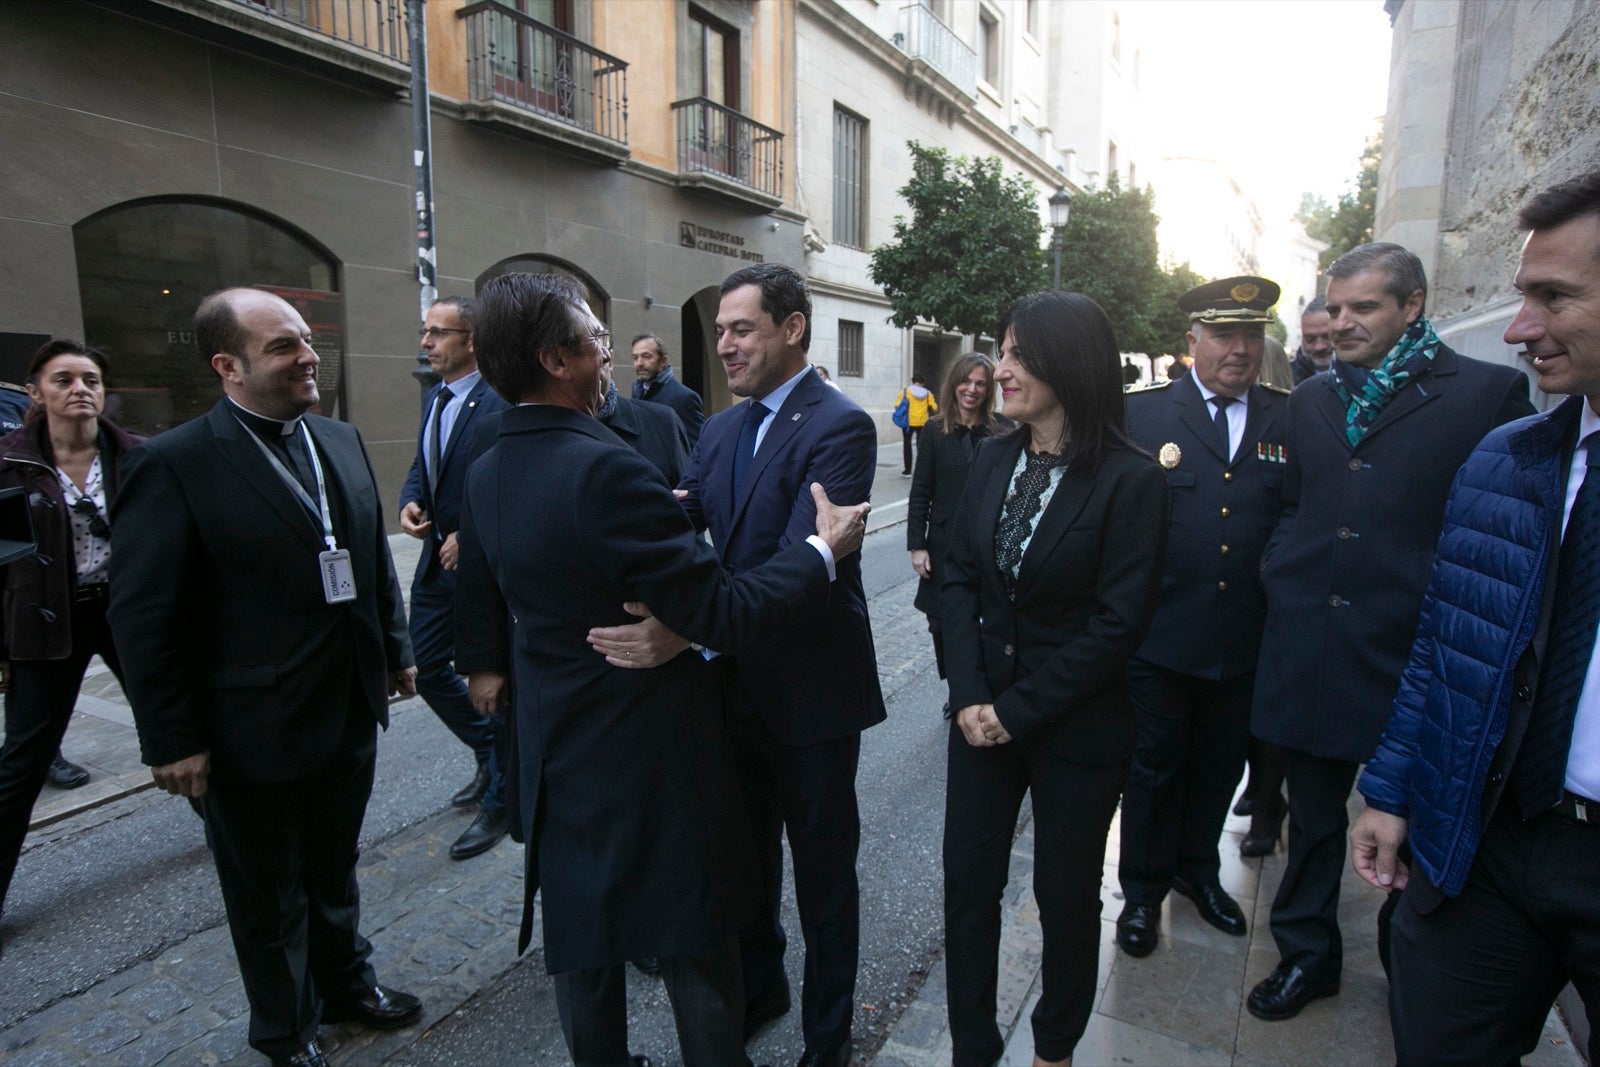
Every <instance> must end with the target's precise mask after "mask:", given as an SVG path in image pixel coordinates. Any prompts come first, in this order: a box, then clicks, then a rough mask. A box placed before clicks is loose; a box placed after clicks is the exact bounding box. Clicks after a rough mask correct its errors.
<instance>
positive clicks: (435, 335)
mask: <svg viewBox="0 0 1600 1067" xmlns="http://www.w3.org/2000/svg"><path fill="white" fill-rule="evenodd" d="M471 332H472V331H471V330H458V329H454V328H452V327H445V326H429V327H427V328H426V329H422V330H418V331H417V337H418V339H419V340H423V341H429V340H433V341H437V340H440V339H441V338H443V337H444V335H445V334H447V333H471Z"/></svg>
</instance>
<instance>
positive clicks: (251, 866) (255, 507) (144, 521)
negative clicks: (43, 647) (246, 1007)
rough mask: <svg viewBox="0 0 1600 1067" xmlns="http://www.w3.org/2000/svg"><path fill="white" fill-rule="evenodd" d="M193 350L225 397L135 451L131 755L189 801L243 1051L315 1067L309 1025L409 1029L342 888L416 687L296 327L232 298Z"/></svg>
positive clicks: (370, 488)
mask: <svg viewBox="0 0 1600 1067" xmlns="http://www.w3.org/2000/svg"><path fill="white" fill-rule="evenodd" d="M195 339H196V342H197V344H198V346H199V348H200V351H201V354H202V355H203V356H204V357H205V358H206V359H207V360H208V361H209V363H210V365H211V367H212V369H213V370H215V371H216V373H217V375H218V377H220V378H221V380H222V390H223V393H224V394H225V395H224V398H223V399H222V400H220V401H218V402H217V404H216V406H215V407H213V408H212V409H211V411H210V412H209V413H208V414H206V415H204V416H202V417H200V418H197V419H194V420H193V421H191V422H188V423H185V424H184V425H183V426H180V427H178V428H177V429H174V430H171V431H169V432H167V433H164V434H162V435H160V436H159V437H156V438H153V439H151V440H150V441H148V442H146V443H145V444H143V445H141V446H139V447H138V448H136V449H134V450H133V451H132V452H130V453H129V455H128V458H127V461H126V467H125V470H124V473H123V482H122V491H121V493H120V494H119V495H118V497H117V506H116V513H115V515H114V516H113V522H112V529H113V531H114V532H113V534H112V546H113V551H112V564H111V571H112V573H111V580H112V588H113V590H114V592H113V593H112V597H111V606H110V612H109V616H110V621H111V627H112V633H113V635H114V636H115V639H116V642H117V647H118V648H119V649H126V650H127V655H128V669H127V671H126V679H127V680H126V684H127V690H128V697H129V702H130V703H131V704H132V706H133V714H134V721H135V723H136V724H137V726H138V730H139V743H140V749H141V755H142V756H143V758H144V761H145V763H147V764H149V765H150V767H151V774H152V776H153V777H154V778H155V780H156V784H157V785H159V786H161V788H163V789H165V790H166V791H167V792H169V793H173V794H176V795H180V796H186V797H198V798H199V799H200V807H201V814H202V815H203V817H204V819H205V825H206V840H207V842H208V844H209V845H210V846H211V852H212V855H213V857H214V859H215V861H216V864H217V878H218V881H219V882H220V883H221V885H222V898H223V903H224V904H225V905H226V907H227V912H228V927H229V930H230V932H231V933H232V935H233V945H234V950H235V952H236V953H237V954H238V958H239V969H240V972H241V974H242V975H243V978H244V986H245V995H246V996H247V997H248V998H249V1001H250V1044H251V1045H252V1046H253V1047H254V1048H256V1049H258V1050H259V1051H261V1052H262V1053H264V1054H266V1055H267V1056H269V1057H271V1058H272V1060H273V1062H274V1063H280V1064H292V1065H295V1067H316V1065H321V1064H325V1063H326V1062H327V1060H326V1058H325V1057H324V1056H323V1053H322V1051H321V1049H320V1048H319V1047H318V1045H317V1041H316V1036H317V1025H318V1022H319V1020H320V1021H322V1022H335V1021H341V1020H355V1021H361V1022H365V1023H367V1024H368V1025H371V1026H376V1027H380V1028H385V1029H387V1028H394V1027H400V1026H406V1025H409V1024H410V1023H412V1022H414V1021H416V1020H417V1019H418V1018H419V1017H420V1016H421V1014H422V1004H421V1002H420V1001H419V1000H418V999H417V998H416V997H414V996H412V995H411V994H409V993H400V992H396V991H395V990H392V989H386V988H384V987H383V986H380V985H379V984H378V982H377V977H376V975H375V973H374V971H373V969H372V966H371V964H370V963H368V957H369V956H370V955H371V953H372V945H371V944H370V943H369V942H368V941H367V939H366V938H364V937H362V936H361V932H360V929H359V918H360V894H359V890H358V888H357V886H356V875H355V866H356V856H357V843H358V838H359V835H360V832H361V822H362V819H363V818H364V816H365V814H366V808H367V799H368V797H369V796H370V794H371V792H372V778H373V767H374V762H375V757H376V753H377V731H376V729H375V727H376V726H378V725H383V726H385V727H387V726H388V721H389V719H388V697H389V695H390V694H392V693H395V692H399V693H401V694H403V695H406V696H410V695H412V694H413V693H415V692H416V669H415V668H414V667H413V666H412V657H411V642H410V640H409V638H408V636H407V633H406V621H405V613H404V610H403V608H402V605H401V598H400V584H399V582H398V581H397V580H396V578H395V571H394V561H393V560H392V559H391V558H390V555H389V542H388V540H387V538H386V537H385V536H384V529H383V520H382V517H381V516H382V512H381V511H380V509H379V504H378V490H377V485H376V484H375V482H374V479H373V475H372V467H371V464H370V463H369V462H368V459H367V455H366V451H365V449H364V448H363V446H362V444H361V438H360V435H359V434H357V432H356V431H355V429H354V428H353V427H351V426H348V425H346V424H344V423H341V422H335V421H333V420H331V419H325V418H321V417H320V416H316V415H308V414H307V412H308V411H309V410H310V409H311V408H312V407H314V406H315V405H316V404H317V400H318V396H317V380H316V371H317V355H316V353H315V352H314V351H312V349H311V344H310V341H311V330H310V328H309V327H307V326H306V324H305V320H304V319H303V318H301V316H300V314H299V313H298V312H297V311H295V309H294V308H293V307H291V306H290V305H289V304H288V303H286V302H285V301H283V300H281V299H279V298H278V297H276V296H274V295H272V294H270V293H266V292H262V291H259V290H255V289H225V290H222V291H220V292H217V293H213V294H212V295H210V296H208V297H207V298H206V299H205V300H204V301H203V302H202V303H201V305H200V308H199V310H198V311H196V313H195Z"/></svg>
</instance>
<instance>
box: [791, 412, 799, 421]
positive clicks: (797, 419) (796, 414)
mask: <svg viewBox="0 0 1600 1067" xmlns="http://www.w3.org/2000/svg"><path fill="white" fill-rule="evenodd" d="M789 421H790V422H799V421H800V413H799V412H798V411H797V412H795V413H794V414H793V415H790V416H789Z"/></svg>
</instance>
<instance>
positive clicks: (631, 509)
mask: <svg viewBox="0 0 1600 1067" xmlns="http://www.w3.org/2000/svg"><path fill="white" fill-rule="evenodd" d="M606 339H607V335H606V334H605V332H604V329H603V327H601V325H600V324H599V322H598V321H597V320H596V319H595V318H594V316H593V314H592V313H591V312H590V311H589V309H588V308H587V307H586V306H585V305H584V303H583V299H582V297H581V295H580V294H579V291H578V290H577V288H576V287H575V286H574V285H573V284H572V283H571V282H570V281H568V280H566V279H562V278H559V277H556V276H552V275H521V274H514V275H506V276H503V277H501V278H496V279H494V280H493V281H492V282H490V283H489V284H488V285H487V286H485V288H484V290H483V291H482V293H480V294H479V321H478V327H477V334H476V342H477V348H478V355H479V361H480V365H481V366H482V367H483V371H484V376H485V377H486V378H487V379H488V380H489V382H490V384H491V385H492V386H494V387H495V389H496V391H498V392H500V393H501V394H502V395H504V396H507V397H510V398H515V400H516V401H517V402H518V406H517V407H515V408H512V409H511V410H508V411H506V412H505V414H504V415H503V416H502V419H501V428H500V438H499V441H498V443H497V444H496V446H495V447H494V448H493V449H492V450H491V451H490V452H489V453H487V454H486V455H485V456H484V457H483V458H482V459H481V460H480V461H479V462H477V463H476V464H474V466H473V469H472V472H471V474H470V475H469V477H468V485H467V494H466V499H465V503H464V505H463V508H462V523H461V533H460V541H461V552H462V559H463V565H462V568H461V577H462V587H461V590H460V592H461V596H462V597H464V598H466V597H471V598H474V599H477V598H482V599H484V600H486V601H488V602H490V603H496V604H503V605H504V606H505V608H507V609H509V613H510V621H511V623H512V626H513V632H512V635H511V638H510V641H511V647H512V648H513V650H514V657H515V658H514V662H513V664H512V674H513V689H514V691H515V694H516V696H515V707H514V709H513V713H514V714H515V715H516V716H517V723H518V725H517V738H518V753H519V774H518V781H519V791H520V794H521V805H520V807H521V816H522V823H523V833H524V835H525V837H526V839H527V845H528V869H527V881H526V897H525V904H524V912H523V930H522V938H521V945H522V946H523V947H526V945H527V943H528V940H529V935H530V932H531V931H530V925H531V917H532V905H533V896H534V893H535V892H536V891H537V892H539V893H541V894H542V900H543V916H544V929H545V937H544V953H545V963H546V966H547V968H548V969H549V971H550V972H551V973H552V974H554V975H555V976H556V999H557V1006H558V1009H559V1010H560V1013H561V1022H562V1031H563V1033H564V1035H565V1036H566V1039H567V1044H568V1048H569V1050H570V1052H571V1054H572V1057H573V1060H574V1061H575V1062H576V1063H577V1064H578V1065H579V1067H587V1065H589V1064H615V1063H626V1062H627V1060H628V1056H629V1052H628V1049H627V1047H626V1032H627V1024H626V1003H625V999H624V988H623V982H624V977H623V975H624V967H623V965H624V964H625V963H626V961H628V960H629V959H637V958H639V957H655V958H657V959H659V960H660V962H661V969H662V977H663V978H664V979H665V981H666V983H667V990H668V994H669V996H670V998H671V1000H672V1004H673V1012H674V1016H675V1018H676V1020H677V1026H678V1035H679V1041H680V1043H681V1044H682V1046H683V1057H684V1061H685V1062H686V1063H693V1064H707V1065H710V1067H738V1065H742V1064H744V1063H746V1062H747V1061H746V1059H745V1056H744V1051H743V1046H744V1033H743V1007H744V996H743V987H742V979H741V972H740V966H739V949H738V938H737V930H738V928H739V925H740V924H741V922H742V921H743V920H745V919H746V918H748V916H749V915H750V914H751V913H752V911H753V908H754V904H755V897H754V893H753V886H752V885H751V883H750V878H749V876H750V872H751V869H752V857H751V851H750V838H749V830H748V826H747V825H746V823H745V817H744V812H743V807H742V805H741V803H740V800H739V792H738V784H737V781H736V780H735V777H734V770H733V763H732V759H731V756H730V753H729V750H728V742H727V735H726V717H725V712H726V708H725V705H724V702H723V699H722V692H723V691H722V688H721V684H720V677H719V671H718V670H717V668H715V667H714V666H712V665H709V664H707V663H706V662H705V660H704V659H703V658H702V657H701V656H700V655H699V654H698V652H693V651H688V650H685V651H684V654H681V655H677V656H675V657H673V658H671V659H669V660H668V661H667V662H665V663H663V664H662V665H661V666H659V667H657V668H655V669H653V670H649V671H630V670H617V669H615V668H614V667H613V666H611V665H609V664H608V663H607V661H606V659H605V658H604V657H603V656H602V655H601V654H600V653H598V652H596V651H595V649H594V648H591V647H590V645H589V643H588V638H589V634H590V631H591V629H592V628H594V627H606V626H614V625H616V624H619V623H623V622H626V621H627V620H628V616H627V615H626V614H625V613H624V610H623V604H624V603H625V602H628V601H641V602H643V603H645V604H647V605H648V606H649V607H650V608H651V609H653V610H654V611H655V612H657V613H659V616H660V618H661V620H662V622H663V623H665V624H666V625H668V626H670V627H671V628H672V629H673V630H674V631H675V632H677V633H680V634H683V635H684V636H685V637H686V638H688V639H690V640H693V641H696V642H700V643H703V644H705V645H707V646H710V647H712V648H715V649H718V650H721V651H731V650H734V649H736V648H737V647H738V646H739V644H740V643H741V642H742V641H744V640H745V639H746V638H747V637H748V636H749V635H751V634H753V633H755V632H757V631H759V630H760V629H762V628H764V627H767V626H770V625H773V624H775V623H780V622H785V621H787V620H788V619H790V618H791V617H792V616H794V615H795V614H797V613H803V612H804V611H806V610H807V605H808V604H815V603H817V602H820V601H825V600H826V599H827V598H828V586H829V583H830V581H831V580H832V578H833V562H834V559H835V555H836V554H837V555H838V556H841V557H842V556H844V555H848V554H849V553H851V552H854V551H855V549H856V548H859V546H860V543H861V535H862V532H863V530H864V521H863V520H864V517H865V513H866V507H865V506H864V505H863V506H860V507H856V508H848V509H836V508H832V507H828V506H821V507H819V508H818V515H819V518H818V522H817V527H818V529H819V530H820V531H822V536H820V537H812V538H808V539H806V541H805V543H799V542H797V543H795V544H793V545H791V546H790V547H789V548H788V549H787V550H785V551H784V552H782V553H780V554H779V555H778V556H777V557H775V558H774V559H773V560H772V561H771V564H770V566H768V567H764V568H761V569H759V570H758V571H755V572H752V573H750V574H748V575H745V576H742V577H741V578H739V579H737V580H735V579H733V578H731V577H730V576H728V575H727V574H726V573H725V572H724V571H723V569H722V567H721V565H720V564H719V563H718V561H717V557H716V554H715V552H714V551H713V550H712V549H711V547H710V546H709V545H707V544H706V543H705V542H704V541H702V540H701V539H700V538H699V537H698V536H697V535H696V534H695V531H694V527H693V525H692V524H691V523H690V521H689V518H688V516H687V514H686V513H685V512H684V510H683V508H682V507H681V506H680V505H679V504H678V502H677V501H676V499H675V498H674V497H673V495H672V492H671V488H670V487H669V486H668V484H667V482H666V481H665V479H663V478H662V477H661V475H660V473H659V472H658V471H657V470H656V469H655V468H654V467H652V466H651V465H650V464H649V463H648V462H647V461H646V460H644V459H642V458H641V457H640V456H639V455H638V454H636V453H635V452H634V451H633V450H632V449H630V448H628V447H627V446H626V445H624V444H623V443H622V441H621V440H620V439H618V438H617V436H616V435H615V434H613V433H612V432H611V431H610V430H608V429H606V428H605V427H604V426H602V425H601V424H600V423H599V422H597V421H596V420H595V419H594V418H593V415H594V414H595V412H597V411H598V410H599V408H600V406H601V404H602V403H603V402H604V399H605V395H606V386H607V381H608V378H609V374H610V364H611V355H610V349H609V346H607V345H606V343H605V342H606ZM820 503H821V504H823V505H826V500H825V498H824V499H823V500H822V501H820ZM469 559H474V562H473V563H472V565H471V566H469V565H468V560H469ZM477 575H487V576H490V577H491V578H492V582H490V583H488V584H487V585H486V586H485V587H482V588H480V587H479V586H478V582H477V580H476V579H475V578H473V577H472V576H477ZM486 617H487V618H489V619H491V620H494V619H504V618H505V617H506V616H505V614H504V612H502V611H499V610H496V611H492V612H488V613H486ZM504 642H505V635H504V634H495V633H492V632H491V633H488V634H485V635H472V634H469V633H465V632H464V633H462V634H461V635H460V644H459V648H458V662H459V663H460V665H461V666H462V667H463V668H464V669H466V670H468V671H469V672H472V674H473V681H472V685H473V687H474V688H476V686H477V677H476V675H477V673H478V672H480V671H489V672H495V671H498V670H499V669H500V664H499V663H498V662H495V656H496V655H497V650H498V649H500V648H503V647H505V645H504ZM623 655H624V657H625V656H626V654H625V653H624V654H623Z"/></svg>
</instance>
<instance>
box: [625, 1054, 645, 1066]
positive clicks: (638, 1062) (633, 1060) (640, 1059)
mask: <svg viewBox="0 0 1600 1067" xmlns="http://www.w3.org/2000/svg"><path fill="white" fill-rule="evenodd" d="M628 1063H629V1067H650V1057H649V1056H629V1057H628Z"/></svg>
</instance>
